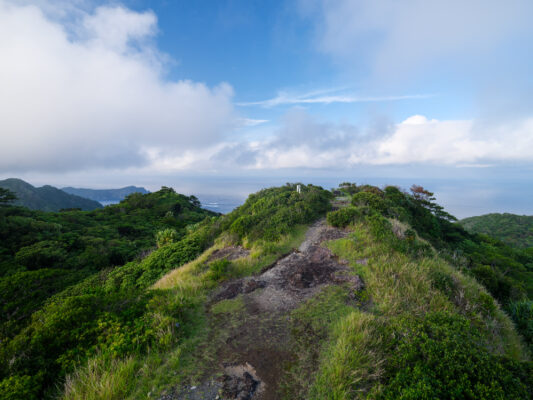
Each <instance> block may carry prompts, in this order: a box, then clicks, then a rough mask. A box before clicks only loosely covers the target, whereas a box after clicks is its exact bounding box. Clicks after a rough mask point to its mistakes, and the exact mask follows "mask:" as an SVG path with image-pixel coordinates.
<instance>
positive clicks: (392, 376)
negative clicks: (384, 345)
mask: <svg viewBox="0 0 533 400" xmlns="http://www.w3.org/2000/svg"><path fill="white" fill-rule="evenodd" d="M404 325H406V326H409V328H407V329H404V332H403V334H400V335H397V337H399V338H400V339H398V343H397V347H396V349H395V351H394V353H393V357H392V359H391V360H390V361H389V363H388V365H387V371H388V376H389V379H388V382H387V384H386V385H385V388H384V390H383V392H382V394H381V395H380V396H379V398H381V399H454V398H455V399H529V398H530V397H529V391H528V387H530V386H529V385H531V384H532V383H533V382H532V381H531V376H529V374H530V373H531V370H530V369H531V368H530V367H529V366H528V365H527V364H520V363H518V362H516V361H512V360H510V359H506V358H503V357H498V356H495V355H492V354H490V353H489V352H488V351H487V349H486V348H485V347H484V345H483V340H482V337H481V335H480V334H479V333H478V330H477V329H476V328H475V327H473V326H472V325H471V324H470V323H469V322H468V320H467V319H466V318H464V317H462V316H460V315H455V314H449V313H445V312H434V313H429V314H427V315H426V317H425V318H424V319H423V321H421V322H419V323H415V324H413V323H412V322H409V323H405V322H404Z"/></svg>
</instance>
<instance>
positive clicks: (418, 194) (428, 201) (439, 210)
mask: <svg viewBox="0 0 533 400" xmlns="http://www.w3.org/2000/svg"><path fill="white" fill-rule="evenodd" d="M411 193H412V195H413V199H414V200H415V201H416V202H417V203H418V204H419V205H421V206H422V207H424V208H426V209H428V210H429V211H431V212H432V213H433V215H435V216H436V217H438V218H441V219H445V220H447V221H457V218H455V217H454V216H453V215H451V214H448V213H447V212H446V211H444V207H442V206H439V205H438V204H437V203H435V200H436V198H435V196H434V194H433V193H432V192H430V191H428V190H426V189H424V188H423V187H422V186H419V185H413V186H411Z"/></svg>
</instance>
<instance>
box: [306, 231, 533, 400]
mask: <svg viewBox="0 0 533 400" xmlns="http://www.w3.org/2000/svg"><path fill="white" fill-rule="evenodd" d="M392 226H393V227H394V226H396V227H397V229H398V227H399V228H401V229H400V230H402V231H404V230H406V228H407V227H405V226H401V227H400V226H399V225H394V224H392ZM353 231H354V233H353V234H352V235H351V236H350V237H348V238H345V239H340V240H336V241H333V242H329V243H328V247H329V248H330V249H331V250H332V252H333V253H334V254H335V255H337V256H338V257H340V258H341V259H344V260H347V261H348V262H349V264H350V265H351V266H352V268H353V271H354V272H356V273H358V274H359V275H360V276H361V277H362V278H363V280H364V282H365V291H364V295H365V297H366V298H367V299H368V301H367V305H366V306H365V307H364V308H362V309H361V308H359V309H357V308H353V309H352V311H351V312H350V313H349V314H348V315H346V316H344V317H341V318H339V319H338V320H337V322H336V323H335V324H333V325H331V329H330V330H329V338H330V339H329V343H328V344H327V345H325V346H323V348H322V351H321V354H320V357H319V363H318V364H319V367H318V369H317V370H316V372H315V379H314V381H313V383H312V384H311V385H310V388H309V390H308V393H307V394H306V395H304V396H301V397H302V398H311V399H317V400H318V399H335V400H340V399H358V398H367V397H368V396H370V397H371V398H374V397H376V396H379V394H380V393H381V391H382V387H383V382H384V381H383V379H384V366H385V365H386V364H387V362H388V360H389V359H390V358H391V357H393V355H394V343H396V340H397V339H398V335H404V334H408V333H407V332H408V327H409V326H410V325H411V324H413V323H415V322H416V321H422V320H423V318H424V317H425V316H426V315H428V314H429V313H435V312H444V313H449V314H454V315H457V314H458V315H461V316H464V317H465V318H467V319H468V320H469V321H470V322H471V323H472V324H473V326H475V327H476V329H477V330H479V332H481V337H482V338H483V340H484V342H483V346H484V348H486V349H487V351H489V352H490V353H491V354H494V355H497V356H505V357H508V358H510V359H512V360H516V361H521V360H524V358H526V357H527V351H525V349H524V346H523V344H522V342H521V340H520V338H519V336H518V335H517V334H516V331H515V330H514V329H513V325H512V323H511V321H510V319H509V318H508V317H507V315H506V314H505V313H504V312H502V310H501V308H500V306H499V305H498V304H497V303H496V302H495V300H494V299H493V298H492V297H491V296H490V295H489V294H488V293H487V291H486V290H485V288H483V287H482V286H481V285H479V284H478V283H477V282H476V281H475V279H474V278H472V277H469V276H466V275H464V274H462V273H461V272H459V271H458V270H456V269H455V268H453V267H452V266H450V265H449V264H448V263H446V262H445V261H444V260H442V259H440V258H438V257H437V256H435V255H433V256H425V257H417V256H413V255H412V254H409V253H408V252H406V253H403V252H400V251H397V250H395V249H394V248H393V247H392V246H391V245H390V243H389V242H388V240H387V239H386V237H381V238H380V239H381V240H377V239H376V236H374V234H373V233H372V230H371V228H370V227H369V226H368V225H367V223H365V222H361V223H358V224H356V225H354V226H353ZM400 236H401V235H400ZM433 254H436V253H433ZM363 310H364V311H363Z"/></svg>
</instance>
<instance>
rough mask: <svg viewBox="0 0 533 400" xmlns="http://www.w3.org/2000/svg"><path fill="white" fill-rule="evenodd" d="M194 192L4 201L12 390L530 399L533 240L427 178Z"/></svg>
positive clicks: (6, 387)
mask: <svg viewBox="0 0 533 400" xmlns="http://www.w3.org/2000/svg"><path fill="white" fill-rule="evenodd" d="M198 206H199V202H198V200H197V199H196V198H194V197H186V196H182V195H179V194H176V193H174V191H172V189H169V188H163V189H162V190H161V191H158V192H155V193H152V194H147V195H142V194H138V193H135V194H132V195H130V196H128V197H127V198H126V199H125V200H124V201H123V202H121V203H120V204H118V205H115V206H110V207H106V208H105V209H104V210H96V211H92V212H90V213H87V212H82V211H73V212H68V213H38V212H31V211H29V210H28V211H24V212H23V210H22V209H20V208H16V207H1V208H0V211H1V212H2V214H1V218H0V221H4V222H2V223H4V224H7V226H3V227H2V229H1V230H0V231H1V232H6V234H5V237H6V238H7V237H10V238H11V240H10V242H9V245H8V246H5V248H4V249H2V251H1V252H0V254H2V255H3V256H2V257H3V258H2V259H1V263H2V266H3V267H4V269H3V270H4V271H7V272H6V273H4V275H3V277H2V280H1V282H0V287H1V288H2V290H1V291H0V293H2V296H3V297H2V299H1V302H0V304H2V307H3V308H4V313H3V315H6V316H7V318H6V319H5V320H3V321H2V324H1V332H2V337H1V342H0V365H1V367H0V379H2V380H1V381H0V397H2V398H25V399H33V398H55V397H59V398H62V399H106V400H107V399H111V400H112V399H117V400H118V399H138V398H147V397H149V398H156V399H159V400H172V399H214V398H216V396H218V397H219V398H222V399H263V400H264V399H317V400H318V399H348V398H373V399H398V398H404V399H418V398H452V397H455V398H486V399H505V398H513V399H530V398H531V390H532V387H533V386H532V385H533V382H532V381H531V377H532V372H533V370H532V365H531V361H530V358H531V348H532V347H533V346H532V344H533V329H532V325H531V321H532V318H533V307H532V303H531V300H530V299H531V296H532V295H533V269H532V267H533V255H531V254H529V253H527V252H524V251H522V250H519V249H514V248H511V247H509V246H507V245H505V244H504V243H502V242H499V241H497V240H495V239H491V238H489V237H487V236H484V235H477V234H471V233H469V232H467V231H465V230H464V229H463V228H462V226H461V225H459V224H457V223H455V222H454V218H453V216H451V215H449V214H448V213H446V212H445V211H444V210H443V209H442V207H440V206H439V205H438V204H437V203H435V199H434V198H433V197H432V194H431V193H430V192H428V191H426V190H424V189H423V188H421V187H416V186H413V191H412V192H410V193H408V192H404V191H402V190H400V189H398V188H396V187H392V186H388V187H386V188H377V187H372V186H367V185H363V186H358V185H355V184H349V185H346V184H345V185H343V186H342V187H341V188H339V190H337V191H335V192H330V191H326V190H324V189H322V188H320V187H317V186H313V185H302V186H301V193H298V192H297V191H296V185H294V184H287V185H285V186H283V187H278V188H270V189H265V190H262V191H260V192H258V193H255V194H253V195H250V196H249V198H248V199H247V201H246V202H245V203H244V204H243V205H242V206H240V207H238V208H237V209H236V210H234V211H233V212H231V213H229V214H227V215H223V216H221V215H217V214H214V213H210V212H208V211H205V210H202V209H200V208H198ZM21 213H22V214H21ZM24 213H25V214H24ZM21 223H24V224H26V225H24V226H27V227H30V226H35V227H39V231H38V232H34V233H28V232H33V231H30V230H24V229H20V227H21V225H20V224H21ZM83 224H86V227H85V228H83V229H81V227H82V226H83ZM15 233H17V234H15ZM28 235H29V236H28ZM89 236H90V237H89ZM139 237H141V238H142V240H140V241H139ZM2 243H3V242H2ZM58 247H61V248H62V249H63V250H62V251H63V252H62V253H61V254H60V255H59V256H57V252H56V251H55V250H56V249H57V248H58ZM117 251H118V252H119V253H118V254H121V256H120V257H117V253H116V252H117ZM121 252H122V253H121ZM96 254H104V255H106V257H104V258H103V260H102V261H101V262H100V263H97V264H95V263H93V255H96ZM61 257H62V258H61ZM80 260H86V264H85V265H84V266H83V267H81V266H82V265H83V264H79V261H80ZM66 261H68V262H66ZM44 262H46V264H43V263H44ZM56 276H57V277H60V279H57V278H56ZM23 292H24V293H31V296H29V297H27V296H28V295H27V294H26V295H23ZM9 396H11V397H9Z"/></svg>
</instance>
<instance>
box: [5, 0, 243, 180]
mask: <svg viewBox="0 0 533 400" xmlns="http://www.w3.org/2000/svg"><path fill="white" fill-rule="evenodd" d="M42 4H43V5H42V7H38V6H35V5H27V4H25V3H19V2H7V1H2V0H0V54H1V55H2V62H0V88H1V90H0V135H1V138H2V146H1V147H0V170H3V171H13V172H17V171H25V170H40V171H42V170H64V169H83V168H91V167H96V166H106V167H129V166H133V165H136V166H138V165H142V164H144V163H147V162H149V161H150V156H149V154H148V153H149V152H150V151H152V152H153V151H154V150H153V149H154V148H155V149H157V151H158V152H159V153H160V154H163V155H165V154H173V155H176V154H184V153H185V152H186V151H189V150H191V149H196V148H198V147H201V146H204V145H206V143H213V142H214V143H216V142H220V141H221V140H223V138H224V133H225V132H227V131H228V130H230V129H232V127H233V126H234V125H235V123H236V122H235V121H236V117H235V115H234V110H233V105H232V96H233V90H232V88H231V86H229V85H228V84H226V83H221V84H220V85H218V86H216V87H212V88H210V87H208V86H206V85H205V84H203V83H196V82H191V81H187V80H183V81H170V80H168V79H166V78H165V74H164V72H165V71H164V70H165V65H166V61H167V57H166V56H165V55H164V54H161V53H160V52H159V51H158V49H157V47H156V45H155V42H154V36H155V35H156V33H157V18H156V16H155V15H154V14H153V13H152V12H150V11H147V12H135V11H132V10H129V9H127V8H124V7H122V6H114V7H99V8H96V9H94V10H92V11H90V12H87V11H84V9H81V8H72V9H71V8H65V9H63V10H64V11H65V10H66V12H68V14H67V15H65V14H64V13H63V14H61V15H59V14H58V13H57V12H56V11H57V9H55V8H50V7H48V8H46V7H45V5H46V4H49V3H46V2H43V3H42ZM72 4H74V3H72ZM45 12H46V13H45Z"/></svg>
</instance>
